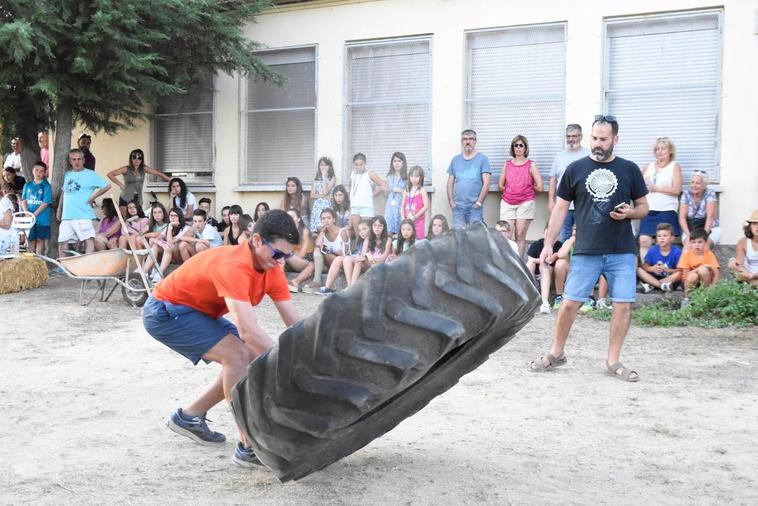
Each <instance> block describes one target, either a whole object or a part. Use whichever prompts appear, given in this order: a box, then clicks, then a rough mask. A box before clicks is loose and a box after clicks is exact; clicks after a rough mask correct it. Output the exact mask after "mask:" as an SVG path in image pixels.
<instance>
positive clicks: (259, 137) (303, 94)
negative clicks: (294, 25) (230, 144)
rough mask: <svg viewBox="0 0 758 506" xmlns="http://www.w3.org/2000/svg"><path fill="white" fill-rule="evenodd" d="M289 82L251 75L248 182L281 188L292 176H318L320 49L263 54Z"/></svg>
mask: <svg viewBox="0 0 758 506" xmlns="http://www.w3.org/2000/svg"><path fill="white" fill-rule="evenodd" d="M258 55H259V56H260V58H261V60H263V62H265V63H266V64H267V65H269V66H270V67H271V68H272V69H273V70H274V71H275V72H277V73H278V74H280V75H282V76H284V77H285V78H286V80H287V82H286V84H284V85H283V86H278V85H276V84H272V83H271V82H267V81H264V80H262V79H260V78H257V77H254V76H251V77H249V78H248V79H247V82H246V90H245V93H244V96H243V111H242V116H243V118H244V120H243V129H242V131H243V134H242V135H243V140H242V145H243V146H244V150H245V155H244V156H243V160H244V168H243V171H242V184H277V185H282V187H284V182H285V181H286V180H287V178H288V177H290V176H295V177H298V178H300V180H301V181H302V182H303V183H304V184H306V185H307V184H309V183H310V182H311V180H312V179H313V175H314V174H315V173H316V49H315V48H314V47H305V48H295V49H285V50H277V51H264V52H261V53H259V54H258Z"/></svg>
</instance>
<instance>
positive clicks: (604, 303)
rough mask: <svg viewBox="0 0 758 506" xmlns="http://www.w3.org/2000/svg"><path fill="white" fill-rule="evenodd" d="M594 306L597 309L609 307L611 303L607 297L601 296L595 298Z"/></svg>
mask: <svg viewBox="0 0 758 506" xmlns="http://www.w3.org/2000/svg"><path fill="white" fill-rule="evenodd" d="M595 307H596V308H597V309H611V304H610V302H608V299H607V298H605V297H603V298H602V299H598V300H597V304H596V305H595Z"/></svg>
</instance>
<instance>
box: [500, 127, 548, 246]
mask: <svg viewBox="0 0 758 506" xmlns="http://www.w3.org/2000/svg"><path fill="white" fill-rule="evenodd" d="M510 152H511V156H512V157H513V158H512V159H510V160H508V161H506V162H505V165H503V171H502V172H501V173H500V179H499V180H498V183H497V186H498V188H499V189H500V193H501V195H502V200H501V201H500V219H501V220H505V221H507V222H508V223H509V224H510V226H511V230H515V231H516V242H517V243H518V252H519V256H521V257H523V256H524V251H526V231H527V230H529V224H530V223H531V222H532V220H533V219H534V195H535V192H539V191H542V176H540V173H539V171H538V170H537V165H535V163H534V162H533V161H531V160H530V159H529V158H527V157H528V156H529V141H527V140H526V137H524V136H523V135H517V136H516V137H514V138H513V140H512V141H511V150H510Z"/></svg>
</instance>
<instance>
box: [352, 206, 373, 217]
mask: <svg viewBox="0 0 758 506" xmlns="http://www.w3.org/2000/svg"><path fill="white" fill-rule="evenodd" d="M350 214H353V215H358V216H360V217H361V218H373V217H374V207H373V206H372V207H363V206H353V207H351V208H350Z"/></svg>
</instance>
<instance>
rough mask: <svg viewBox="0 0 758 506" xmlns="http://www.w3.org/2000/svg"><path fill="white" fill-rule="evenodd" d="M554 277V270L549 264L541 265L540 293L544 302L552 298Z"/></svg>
mask: <svg viewBox="0 0 758 506" xmlns="http://www.w3.org/2000/svg"><path fill="white" fill-rule="evenodd" d="M552 277H553V268H552V267H550V266H549V265H548V264H547V263H541V264H540V293H541V295H542V300H543V301H547V300H548V299H549V298H550V282H551V281H552Z"/></svg>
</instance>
